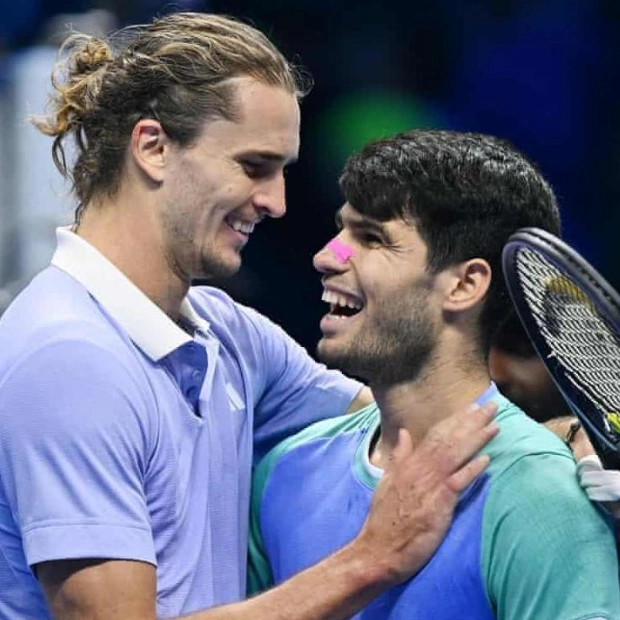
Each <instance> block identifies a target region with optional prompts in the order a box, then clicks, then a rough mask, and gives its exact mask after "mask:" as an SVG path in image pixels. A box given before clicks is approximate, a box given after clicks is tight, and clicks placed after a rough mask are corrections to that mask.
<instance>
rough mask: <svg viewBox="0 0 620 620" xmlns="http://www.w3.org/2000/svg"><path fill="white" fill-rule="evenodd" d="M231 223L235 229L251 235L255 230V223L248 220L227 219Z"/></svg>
mask: <svg viewBox="0 0 620 620" xmlns="http://www.w3.org/2000/svg"><path fill="white" fill-rule="evenodd" d="M226 221H227V222H228V224H229V226H230V227H231V228H232V229H233V230H237V231H239V232H242V233H244V234H246V235H249V234H250V233H251V232H252V231H253V230H254V226H255V224H254V223H252V224H248V223H247V222H242V221H240V220H233V219H229V220H226Z"/></svg>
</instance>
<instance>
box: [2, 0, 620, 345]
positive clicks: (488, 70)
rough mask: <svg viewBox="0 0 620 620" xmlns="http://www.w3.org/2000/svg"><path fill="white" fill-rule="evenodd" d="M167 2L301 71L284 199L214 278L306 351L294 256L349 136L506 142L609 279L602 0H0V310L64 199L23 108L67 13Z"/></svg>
mask: <svg viewBox="0 0 620 620" xmlns="http://www.w3.org/2000/svg"><path fill="white" fill-rule="evenodd" d="M177 10H198V11H214V12H217V13H224V14H230V15H234V16H236V17H240V18H243V19H245V20H247V21H250V22H251V23H253V24H254V25H256V26H258V27H259V28H261V29H262V30H264V31H265V32H266V33H268V34H269V35H270V36H271V38H272V39H273V40H274V42H275V43H276V44H278V45H279V46H280V47H281V49H282V50H283V51H284V52H285V53H286V54H287V56H288V57H289V58H292V59H296V60H297V61H298V62H299V63H301V64H302V65H304V66H305V67H307V68H308V69H309V70H310V72H311V73H312V75H313V76H314V79H315V82H316V84H315V88H314V90H313V92H312V93H311V94H310V96H309V97H308V98H307V99H306V100H304V102H303V104H302V148H301V154H300V155H301V156H300V161H299V163H297V164H296V165H295V166H293V167H292V168H291V170H290V172H289V178H288V207H289V210H288V214H287V216H286V217H285V218H284V219H283V220H280V221H277V222H276V221H273V222H266V223H264V224H262V225H261V226H259V227H258V228H257V230H256V232H255V233H254V234H253V237H252V240H251V242H250V243H249V245H248V246H247V248H246V250H245V261H244V267H243V269H242V270H241V271H240V273H239V274H238V275H237V276H235V277H234V278H232V279H230V280H228V281H226V282H221V283H219V282H218V285H221V286H222V287H223V288H226V289H227V290H228V291H229V292H230V293H231V294H232V295H233V296H234V297H235V298H236V299H238V300H239V301H242V302H244V303H247V304H249V305H252V306H254V307H256V308H258V309H259V310H261V311H263V312H264V313H265V314H267V315H268V316H270V317H271V318H273V319H274V320H275V321H277V322H278V323H280V324H281V325H282V326H284V327H285V329H287V330H288V331H289V333H291V334H292V335H293V336H294V337H295V338H296V339H297V340H298V341H300V342H301V343H302V344H303V345H304V346H306V347H307V348H308V349H309V350H310V351H311V352H314V344H315V342H316V340H317V338H318V335H319V330H318V320H319V317H320V316H321V315H322V314H323V313H324V311H325V308H326V307H325V306H324V304H322V303H321V301H320V294H321V288H320V286H319V278H318V277H317V275H316V274H315V273H314V271H313V269H312V266H311V257H312V254H313V253H314V252H316V251H317V250H318V249H319V248H320V247H321V246H322V245H323V244H324V243H325V242H326V241H327V240H328V239H329V238H330V237H331V236H332V235H333V233H334V224H333V219H334V213H335V210H336V209H337V208H338V207H339V206H340V195H339V191H338V186H337V177H338V173H339V170H340V168H341V166H342V164H343V162H344V160H345V158H346V156H347V155H348V154H349V153H350V152H351V151H352V150H354V149H356V148H357V147H359V146H361V145H362V144H363V143H364V142H365V141H367V140H369V139H371V138H375V137H380V136H383V135H387V134H390V133H394V132H396V131H400V130H405V129H410V128H413V127H434V128H449V129H458V130H469V131H481V132H486V133H491V134H495V135H498V136H501V137H504V138H507V139H509V140H510V141H512V142H513V143H514V144H515V145H516V146H517V147H518V148H520V149H521V150H523V151H524V152H525V153H526V154H528V155H529V156H530V158H532V159H533V160H534V161H535V162H536V163H537V164H538V166H539V167H540V168H541V170H542V171H543V173H544V174H545V175H546V177H547V178H548V179H549V180H550V182H551V183H552V185H553V187H554V189H555V190H556V192H557V195H558V198H559V200H560V204H561V206H562V209H563V220H564V236H565V238H566V239H567V240H568V242H569V243H571V244H572V245H573V246H574V247H575V248H576V249H577V250H578V251H580V252H581V253H583V254H584V255H585V256H586V258H587V259H588V260H589V261H590V262H592V263H593V264H594V265H595V266H596V267H597V268H598V269H599V270H600V271H601V272H602V273H603V274H604V275H605V276H606V277H607V279H608V280H609V281H610V282H611V283H612V284H613V285H614V286H616V287H619V286H620V260H619V258H620V243H618V242H617V241H616V238H617V236H618V235H617V231H618V230H620V210H619V209H617V208H616V205H617V204H618V203H619V195H618V194H619V193H620V115H619V114H618V109H619V108H620V105H619V104H620V100H619V97H618V95H617V92H616V91H618V89H619V86H618V84H619V78H620V75H619V73H620V69H619V67H620V63H619V62H618V59H620V54H619V52H620V49H619V48H620V29H619V25H620V2H618V1H617V0H606V1H603V0H600V1H597V0H519V1H516V0H486V1H481V2H462V1H457V0H428V1H420V0H410V1H409V2H408V3H402V2H400V1H399V2H393V1H391V0H383V1H381V2H379V1H378V0H374V1H373V2H364V1H363V0H358V1H357V2H352V1H349V0H343V1H340V2H338V1H337V0H333V1H332V2H330V3H327V2H318V1H317V0H313V1H311V0H262V1H261V2H256V1H254V2H252V1H251V0H238V1H237V0H222V1H215V0H214V1H212V2H208V1H207V2H204V1H200V2H199V1H198V0H181V1H180V2H177V3H176V4H164V3H161V2H158V1H157V0H19V1H18V2H14V1H10V2H9V0H0V312H1V311H2V310H3V309H4V307H6V304H7V303H8V302H9V300H10V299H11V298H12V296H13V295H15V294H16V293H17V292H18V291H19V290H20V289H21V287H23V286H24V284H25V283H26V282H27V281H28V280H29V278H30V277H31V276H32V275H33V273H34V272H35V271H37V270H38V269H40V268H41V267H42V266H44V265H45V264H46V263H47V262H48V261H49V258H50V256H51V254H52V251H53V248H54V243H55V241H54V229H55V227H56V226H57V225H59V224H64V223H68V222H70V221H71V216H72V212H73V208H74V205H73V202H72V200H71V197H70V196H69V195H68V194H67V188H66V187H65V186H64V185H63V183H62V182H61V180H60V177H59V175H58V174H57V173H56V172H55V169H54V168H53V165H52V162H51V155H50V153H51V140H49V139H47V138H44V137H42V136H39V135H38V134H37V132H36V131H35V130H34V129H33V128H32V127H31V126H30V125H29V124H28V122H27V117H28V115H29V114H36V113H40V112H42V111H43V110H44V106H45V102H46V96H47V92H48V89H49V74H50V70H51V68H52V65H53V62H54V59H55V54H56V48H57V45H58V43H59V41H60V40H61V39H62V38H63V35H65V34H66V33H67V32H68V28H69V27H70V26H73V27H74V28H76V29H78V30H82V31H86V32H91V33H93V34H94V33H99V34H102V33H103V34H105V33H107V32H110V31H111V30H114V29H116V28H118V27H122V26H125V25H128V24H130V23H140V22H145V21H149V20H150V19H152V17H153V16H156V15H161V14H164V13H168V12H172V11H177Z"/></svg>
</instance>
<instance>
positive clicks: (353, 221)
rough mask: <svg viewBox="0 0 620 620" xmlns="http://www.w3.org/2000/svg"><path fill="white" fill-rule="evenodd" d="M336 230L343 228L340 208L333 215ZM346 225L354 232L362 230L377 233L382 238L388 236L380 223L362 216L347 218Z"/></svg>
mask: <svg viewBox="0 0 620 620" xmlns="http://www.w3.org/2000/svg"><path fill="white" fill-rule="evenodd" d="M334 219H335V222H336V228H337V229H338V230H342V229H343V228H344V224H345V222H344V218H343V217H342V207H341V208H340V209H338V211H336V215H335V218H334ZM346 223H347V225H348V226H349V227H350V228H353V229H354V230H363V231H371V232H376V233H379V234H381V235H383V236H388V235H387V231H386V229H385V226H383V224H381V223H380V222H376V221H375V220H371V219H369V218H367V217H365V216H363V215H353V216H349V217H348V218H347V222H346Z"/></svg>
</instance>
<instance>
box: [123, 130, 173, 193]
mask: <svg viewBox="0 0 620 620" xmlns="http://www.w3.org/2000/svg"><path fill="white" fill-rule="evenodd" d="M169 149H170V139H169V138H168V136H167V135H166V132H165V131H164V130H163V128H162V126H161V124H160V123H159V122H158V121H156V120H153V119H141V120H139V121H138V122H137V123H136V124H135V125H134V128H133V131H132V132H131V155H132V157H133V161H134V163H135V165H136V166H137V167H138V168H139V169H140V171H141V172H143V173H144V174H145V175H146V176H147V177H148V178H149V179H150V180H151V181H153V182H155V183H161V182H162V181H163V176H164V168H165V166H166V157H167V155H168V150H169Z"/></svg>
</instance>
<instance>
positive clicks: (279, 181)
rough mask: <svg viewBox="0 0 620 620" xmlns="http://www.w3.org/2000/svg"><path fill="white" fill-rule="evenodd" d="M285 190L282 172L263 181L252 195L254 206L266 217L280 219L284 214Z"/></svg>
mask: <svg viewBox="0 0 620 620" xmlns="http://www.w3.org/2000/svg"><path fill="white" fill-rule="evenodd" d="M285 190H286V187H285V183H284V173H283V172H280V173H279V174H277V175H275V176H273V177H271V178H269V179H265V180H264V181H263V182H262V183H261V186H260V188H259V189H258V191H257V192H256V194H254V206H255V207H256V208H257V209H258V210H260V211H261V212H262V213H263V215H266V216H268V217H273V218H278V217H282V216H283V215H284V214H285V213H286V191H285Z"/></svg>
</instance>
